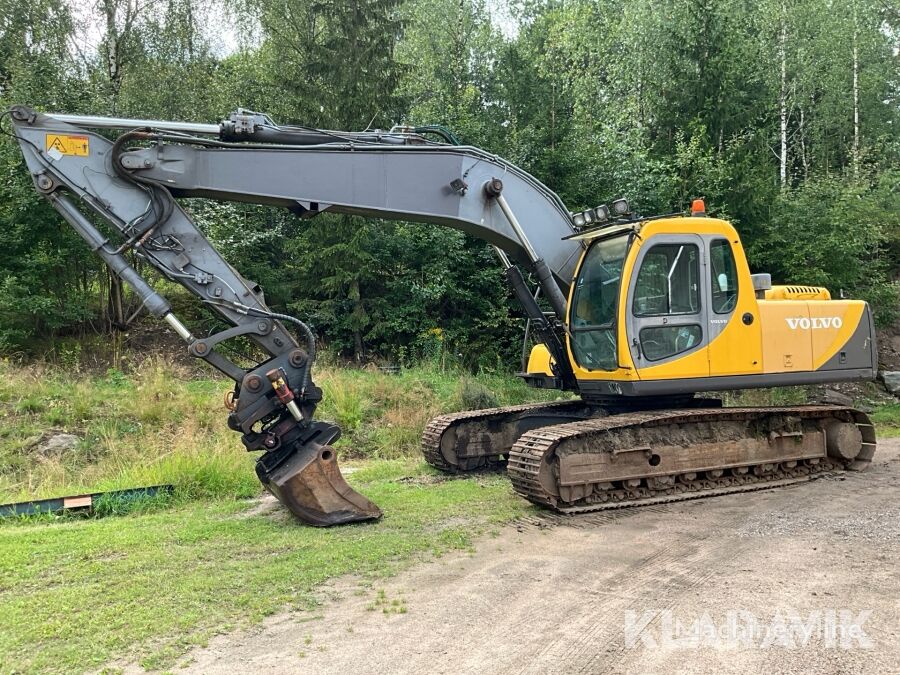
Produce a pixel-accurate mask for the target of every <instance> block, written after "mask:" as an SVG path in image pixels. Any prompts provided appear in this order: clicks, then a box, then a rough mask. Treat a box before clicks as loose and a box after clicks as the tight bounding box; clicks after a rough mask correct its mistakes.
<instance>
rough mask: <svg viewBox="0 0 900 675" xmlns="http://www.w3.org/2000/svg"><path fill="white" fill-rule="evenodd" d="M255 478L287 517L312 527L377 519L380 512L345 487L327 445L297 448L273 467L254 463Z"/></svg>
mask: <svg viewBox="0 0 900 675" xmlns="http://www.w3.org/2000/svg"><path fill="white" fill-rule="evenodd" d="M256 475H257V476H259V480H260V481H261V482H262V484H263V485H264V486H265V488H266V489H267V490H268V491H269V492H271V493H272V494H273V495H275V498H276V499H278V501H280V502H281V503H282V504H284V505H285V506H286V507H287V508H288V509H289V510H290V512H291V513H293V514H294V515H295V516H297V517H298V518H299V519H300V520H302V521H303V522H305V523H307V524H309V525H315V526H316V527H329V526H331V525H341V524H343V523H352V522H354V521H360V520H375V519H378V518H381V515H382V514H381V509H379V508H378V507H377V506H376V505H375V504H373V503H372V502H371V501H369V500H368V499H366V498H365V497H363V496H362V495H361V494H359V493H358V492H356V490H354V489H353V488H351V487H350V486H349V485H347V481H345V480H344V477H343V476H342V475H341V471H340V469H339V468H338V464H337V453H336V452H335V450H334V448H333V447H332V446H330V445H319V444H318V443H308V444H306V445H303V446H300V447H299V448H298V449H297V451H296V452H294V453H292V454H291V455H289V456H288V457H287V458H286V459H285V460H284V461H282V462H281V463H279V464H278V465H277V466H276V467H274V468H271V469H269V468H268V467H266V465H265V464H264V463H263V462H261V461H260V462H257V464H256Z"/></svg>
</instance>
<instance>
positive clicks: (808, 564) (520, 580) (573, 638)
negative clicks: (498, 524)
mask: <svg viewBox="0 0 900 675" xmlns="http://www.w3.org/2000/svg"><path fill="white" fill-rule="evenodd" d="M898 488H900V439H889V440H887V441H882V442H881V443H879V451H878V452H877V453H876V456H875V460H874V462H873V464H872V466H871V467H870V468H869V470H867V471H866V472H864V473H861V474H843V475H840V476H836V477H829V478H823V479H820V480H817V481H814V482H811V483H805V484H802V485H799V486H793V487H788V488H781V489H777V490H769V491H762V492H753V493H746V494H742V495H730V496H725V497H717V498H713V499H707V500H700V501H692V502H682V503H679V504H669V505H664V506H653V507H644V508H642V509H627V510H621V511H614V512H607V513H600V514H592V515H581V516H576V517H560V516H555V515H552V514H545V515H539V516H535V517H532V518H530V519H528V520H526V521H523V522H520V523H517V524H514V525H512V526H510V527H508V528H506V529H504V530H503V531H501V533H500V534H499V536H496V537H485V538H483V539H481V540H480V541H479V542H478V543H477V545H476V552H475V553H474V554H454V555H453V556H446V557H444V558H442V559H439V560H436V561H434V562H429V563H424V564H421V565H419V566H418V567H416V568H414V569H412V570H409V571H407V572H404V573H402V574H401V575H399V576H397V577H395V578H393V579H390V580H388V581H386V582H385V584H384V585H383V589H384V595H383V597H379V596H378V595H377V594H376V593H375V592H374V591H368V592H366V593H365V594H360V593H359V591H358V589H357V587H356V586H354V585H353V584H352V583H350V582H346V581H344V582H341V583H340V584H339V585H337V586H335V587H332V588H331V589H330V595H331V598H332V599H330V600H329V601H328V602H326V603H325V605H324V606H323V608H322V616H321V618H318V619H316V620H314V621H307V622H300V621H298V617H297V616H296V615H293V616H292V615H283V616H278V617H273V618H271V619H269V620H267V621H266V622H264V624H263V625H262V626H260V627H258V628H256V629H254V630H252V631H249V632H244V633H238V634H232V635H228V636H220V637H217V638H214V639H213V640H211V641H210V644H209V646H208V647H206V648H203V649H198V650H195V651H194V652H193V653H192V654H191V659H190V663H189V665H188V666H187V668H186V672H198V673H233V672H264V671H266V672H272V671H277V672H281V673H293V672H296V673H454V674H457V673H485V672H489V673H682V672H683V673H716V674H718V673H775V672H778V673H801V672H810V673H812V672H815V673H857V672H858V673H863V672H866V673H900V573H898V571H900V564H898V563H900V501H898V498H897V496H898ZM354 591H355V592H354ZM373 604H374V605H376V610H375V611H367V607H371V606H372V605H373ZM385 607H386V608H388V609H389V613H385V612H384V611H382V610H383V608H385ZM401 608H402V609H403V610H405V611H404V612H401V611H398V610H401ZM180 672H185V671H180Z"/></svg>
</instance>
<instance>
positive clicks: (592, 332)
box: [569, 232, 631, 370]
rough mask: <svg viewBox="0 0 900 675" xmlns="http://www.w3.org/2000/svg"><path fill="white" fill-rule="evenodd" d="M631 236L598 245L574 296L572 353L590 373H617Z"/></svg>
mask: <svg viewBox="0 0 900 675" xmlns="http://www.w3.org/2000/svg"><path fill="white" fill-rule="evenodd" d="M630 241H631V233H630V232H627V233H622V234H621V235H619V236H616V237H611V238H609V239H601V240H600V241H597V242H595V243H594V244H593V245H592V246H591V248H590V249H589V250H588V252H587V255H586V256H585V259H584V263H583V264H582V266H581V270H580V271H579V272H578V278H577V279H576V280H575V291H574V293H573V295H572V310H571V321H570V324H569V328H570V330H571V333H572V335H571V344H572V353H573V355H574V356H575V361H576V362H577V363H578V365H579V366H581V367H582V368H587V369H588V370H615V369H616V368H617V367H618V358H617V353H616V325H615V323H616V308H617V304H618V301H619V286H620V281H621V277H622V263H623V261H624V260H625V253H626V251H627V250H628V244H629V242H630Z"/></svg>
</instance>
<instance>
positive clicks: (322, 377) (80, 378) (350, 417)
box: [0, 360, 559, 502]
mask: <svg viewBox="0 0 900 675" xmlns="http://www.w3.org/2000/svg"><path fill="white" fill-rule="evenodd" d="M316 380H317V382H319V383H320V384H321V386H322V387H323V388H324V389H325V401H324V403H323V405H322V406H321V407H320V408H319V413H318V416H319V417H320V418H322V419H331V420H334V421H336V422H337V423H338V424H339V425H340V426H341V428H342V430H343V432H344V435H343V436H342V438H341V439H340V440H339V441H338V443H337V447H338V448H339V449H340V456H341V457H342V458H343V459H371V458H379V459H395V458H400V457H411V456H415V455H416V454H417V452H418V447H419V439H420V437H421V433H422V429H423V428H424V426H425V424H426V423H427V421H428V420H429V419H431V418H432V417H434V416H435V415H438V414H440V413H443V412H451V411H456V410H465V409H471V408H476V407H487V406H491V405H507V404H514V403H522V402H525V401H527V400H540V399H541V398H551V397H553V396H555V395H559V393H558V392H541V391H536V390H533V389H528V388H527V387H525V385H524V384H523V383H522V382H521V381H520V380H518V379H517V378H514V377H512V376H508V375H492V374H488V373H485V374H482V375H478V376H473V375H469V374H466V373H464V372H461V371H457V370H448V371H442V370H440V369H439V368H437V367H433V366H420V367H416V368H410V369H405V370H402V371H401V372H400V373H398V374H396V375H386V374H384V373H381V372H379V371H378V370H377V369H368V370H354V369H347V368H337V367H324V368H321V369H317V370H316ZM230 388H231V387H230V386H229V384H228V382H226V381H225V380H215V379H190V372H189V371H187V370H185V369H183V368H178V367H176V366H173V365H171V364H167V363H165V362H163V361H158V360H148V361H145V362H144V363H143V364H142V365H141V366H140V367H139V368H138V369H137V371H136V372H135V373H133V374H132V375H131V376H129V377H126V376H125V375H124V374H123V373H122V372H120V371H109V372H108V373H107V374H105V375H102V376H98V375H87V374H85V375H74V376H71V375H65V374H63V373H60V372H59V371H58V370H56V369H53V368H51V367H49V366H42V365H33V366H29V367H22V368H18V367H14V366H12V365H9V364H0V502H6V501H15V500H18V499H32V498H40V497H49V496H54V495H60V494H73V493H77V492H88V491H100V490H110V489H115V488H124V487H133V486H138V485H155V484H161V483H171V484H174V485H175V486H176V498H177V499H192V498H198V497H204V498H217V497H230V498H245V497H250V496H252V495H255V494H258V493H259V489H260V488H259V484H258V482H257V479H256V476H255V474H254V473H253V465H252V458H253V456H252V455H248V453H247V452H245V451H244V449H243V446H242V445H241V444H240V441H239V439H238V437H237V434H235V433H234V432H233V431H231V430H229V429H228V428H227V426H226V424H225V418H226V411H225V409H224V408H223V406H222V397H223V395H224V393H225V392H226V391H228V390H230ZM60 434H69V435H71V436H69V438H70V440H71V441H72V442H71V443H69V444H68V445H67V446H65V447H62V448H60V447H58V446H55V445H54V444H53V443H52V442H50V441H52V440H53V438H54V437H57V436H59V435H60ZM72 436H74V437H75V438H72ZM69 446H71V447H69Z"/></svg>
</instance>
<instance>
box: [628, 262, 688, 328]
mask: <svg viewBox="0 0 900 675" xmlns="http://www.w3.org/2000/svg"><path fill="white" fill-rule="evenodd" d="M699 279H700V251H699V249H698V248H697V246H695V245H694V244H657V245H656V246H654V247H653V248H651V249H650V250H649V251H648V252H647V253H646V255H645V256H644V260H643V262H642V263H641V269H640V271H639V272H638V276H637V281H636V282H635V286H634V303H633V308H632V312H633V313H634V315H635V316H663V315H668V314H696V313H697V312H699V311H700V284H699Z"/></svg>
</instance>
